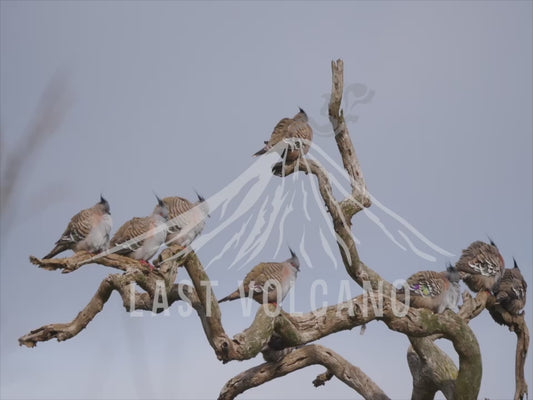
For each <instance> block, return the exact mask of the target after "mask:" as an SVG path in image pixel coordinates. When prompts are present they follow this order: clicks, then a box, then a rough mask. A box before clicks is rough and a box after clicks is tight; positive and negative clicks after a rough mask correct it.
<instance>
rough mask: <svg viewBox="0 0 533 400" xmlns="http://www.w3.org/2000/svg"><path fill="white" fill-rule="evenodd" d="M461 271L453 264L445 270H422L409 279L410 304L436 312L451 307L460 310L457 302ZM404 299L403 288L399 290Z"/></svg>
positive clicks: (456, 310) (459, 291)
mask: <svg viewBox="0 0 533 400" xmlns="http://www.w3.org/2000/svg"><path fill="white" fill-rule="evenodd" d="M459 280H460V278H459V273H458V272H457V270H456V269H455V268H454V267H452V266H451V265H450V266H449V267H448V268H447V269H446V271H443V272H436V271H420V272H417V273H415V274H413V275H411V276H410V277H409V278H408V279H407V285H408V286H409V294H410V297H409V298H410V304H409V305H410V306H411V307H415V308H427V309H429V310H431V311H433V312H434V313H439V314H440V313H442V312H443V311H444V310H446V309H447V308H449V309H450V310H452V311H454V312H458V311H459V310H458V307H457V304H458V302H459V298H460V295H461V289H460V287H459ZM398 293H399V296H398V298H399V300H402V301H403V298H404V294H403V288H402V289H400V290H399V291H398Z"/></svg>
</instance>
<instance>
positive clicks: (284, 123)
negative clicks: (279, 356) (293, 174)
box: [254, 108, 313, 162]
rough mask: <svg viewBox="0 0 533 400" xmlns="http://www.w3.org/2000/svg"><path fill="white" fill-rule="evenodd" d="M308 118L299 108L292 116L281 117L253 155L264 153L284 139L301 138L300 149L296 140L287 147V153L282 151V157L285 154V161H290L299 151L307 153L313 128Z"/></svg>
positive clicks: (293, 159) (297, 155)
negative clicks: (268, 136)
mask: <svg viewBox="0 0 533 400" xmlns="http://www.w3.org/2000/svg"><path fill="white" fill-rule="evenodd" d="M307 121H308V118H307V114H306V113H305V111H304V110H302V109H301V108H300V111H299V112H298V114H296V115H295V116H294V117H293V118H283V119H282V120H281V121H279V122H278V124H277V125H276V126H275V127H274V131H273V132H272V135H271V136H270V139H269V140H268V141H266V142H265V147H263V148H262V149H261V150H259V151H258V152H257V153H255V154H254V156H260V155H261V154H265V153H266V152H267V151H269V150H270V149H272V148H273V147H274V146H275V145H276V144H278V143H279V142H281V141H282V140H285V139H302V141H303V143H301V144H300V145H301V150H300V148H299V144H298V142H297V143H296V144H295V145H293V146H290V148H287V149H286V150H285V151H287V150H288V151H287V154H284V153H285V151H284V153H282V157H283V156H285V158H286V161H288V162H292V161H295V160H296V159H297V158H298V157H299V156H300V152H303V154H307V152H308V151H309V147H310V145H311V141H312V140H313V129H311V126H310V125H309V124H308V123H307Z"/></svg>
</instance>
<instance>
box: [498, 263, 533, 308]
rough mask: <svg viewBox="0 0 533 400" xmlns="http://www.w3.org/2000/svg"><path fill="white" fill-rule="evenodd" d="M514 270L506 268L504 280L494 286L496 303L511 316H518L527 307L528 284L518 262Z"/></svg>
mask: <svg viewBox="0 0 533 400" xmlns="http://www.w3.org/2000/svg"><path fill="white" fill-rule="evenodd" d="M513 261H514V267H513V268H506V269H505V271H504V273H503V276H502V279H501V280H500V281H499V282H498V283H496V285H495V286H494V289H493V290H494V295H495V296H496V302H497V303H498V304H500V305H501V306H502V307H503V308H504V309H506V310H507V311H509V312H510V313H511V314H515V315H518V314H520V311H521V310H522V309H523V308H524V307H525V305H526V291H527V282H526V280H525V279H524V277H523V276H522V273H521V272H520V268H518V264H517V263H516V260H515V259H513Z"/></svg>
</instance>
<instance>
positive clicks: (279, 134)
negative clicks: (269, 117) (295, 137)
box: [267, 118, 293, 148]
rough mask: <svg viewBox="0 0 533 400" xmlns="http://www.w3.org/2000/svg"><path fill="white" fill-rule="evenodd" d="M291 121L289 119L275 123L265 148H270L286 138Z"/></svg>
mask: <svg viewBox="0 0 533 400" xmlns="http://www.w3.org/2000/svg"><path fill="white" fill-rule="evenodd" d="M292 121H293V120H292V119H291V118H283V119H282V120H281V121H279V122H278V123H277V125H276V126H275V127H274V130H273V131H272V134H271V135H270V139H269V141H268V142H267V147H269V148H270V147H272V146H274V145H276V144H277V143H278V142H280V141H281V140H283V139H285V138H286V137H287V129H288V127H289V126H290V124H291V123H292Z"/></svg>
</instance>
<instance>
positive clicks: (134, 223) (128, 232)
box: [111, 217, 150, 254]
mask: <svg viewBox="0 0 533 400" xmlns="http://www.w3.org/2000/svg"><path fill="white" fill-rule="evenodd" d="M149 229H150V217H135V218H133V219H130V220H129V221H127V222H125V223H124V224H123V225H122V226H121V227H120V228H119V229H118V231H117V233H115V235H114V236H113V238H112V239H111V247H114V246H117V245H119V244H121V243H124V242H127V241H128V240H131V239H133V238H135V237H138V236H140V235H142V234H144V233H146V232H148V230H149ZM143 242H144V240H139V241H138V242H136V243H133V244H132V245H131V246H130V247H129V248H124V249H121V250H119V251H117V253H118V254H128V253H130V252H132V251H134V250H135V249H138V248H139V247H141V246H142V244H143Z"/></svg>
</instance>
